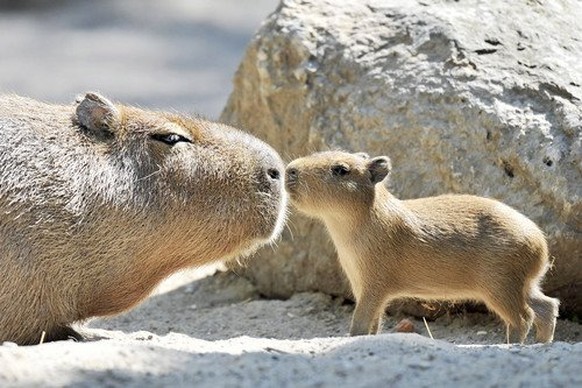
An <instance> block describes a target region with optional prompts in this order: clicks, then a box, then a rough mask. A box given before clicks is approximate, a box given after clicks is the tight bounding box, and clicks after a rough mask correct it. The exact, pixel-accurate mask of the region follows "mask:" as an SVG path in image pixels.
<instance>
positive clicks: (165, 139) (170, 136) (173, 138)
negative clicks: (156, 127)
mask: <svg viewBox="0 0 582 388" xmlns="http://www.w3.org/2000/svg"><path fill="white" fill-rule="evenodd" d="M151 136H152V139H154V140H156V141H161V142H162V143H166V144H167V145H171V146H173V145H175V144H176V143H180V142H185V143H192V140H190V139H188V138H187V137H185V136H182V135H178V134H177V133H154V134H153V135H151Z"/></svg>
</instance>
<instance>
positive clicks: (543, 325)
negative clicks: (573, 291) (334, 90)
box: [286, 151, 559, 342]
mask: <svg viewBox="0 0 582 388" xmlns="http://www.w3.org/2000/svg"><path fill="white" fill-rule="evenodd" d="M390 169H391V163H390V159H389V158H388V157H385V156H380V157H376V158H373V159H370V158H369V157H368V156H367V155H366V154H362V153H360V154H350V153H346V152H339V151H334V152H323V153H318V154H314V155H312V156H308V157H305V158H300V159H297V160H295V161H293V162H291V163H290V164H289V165H288V166H287V169H286V175H287V179H286V187H287V190H288V192H289V194H290V198H291V202H292V203H293V204H294V205H295V206H296V207H297V208H298V209H299V210H300V211H303V212H304V213H306V214H308V215H311V216H313V217H317V218H319V219H321V220H322V221H323V222H324V223H325V225H326V227H327V229H328V231H329V234H330V235H331V238H332V240H333V242H334V244H335V246H336V249H337V252H338V256H339V261H340V264H341V266H342V268H343V270H344V272H345V273H346V275H347V277H348V279H349V281H350V285H351V288H352V290H353V293H354V296H355V298H356V309H355V312H354V316H353V320H352V325H351V329H350V334H352V335H360V334H375V333H376V332H377V331H378V328H379V326H380V323H381V316H382V314H383V311H384V309H385V307H386V305H387V304H388V303H389V302H390V301H391V300H393V299H395V298H400V297H414V298H421V299H431V300H467V299H469V300H478V301H483V302H485V304H486V305H487V306H488V307H489V308H490V309H491V310H492V311H494V312H495V313H497V314H498V315H499V316H500V317H501V318H502V319H503V320H504V321H505V323H506V324H507V329H508V330H507V332H508V341H510V340H511V341H519V342H523V341H524V340H525V338H526V336H527V333H528V332H529V329H530V327H531V325H532V323H533V325H534V326H535V328H536V339H537V340H538V341H540V342H551V341H552V340H553V336H554V328H555V325H556V317H557V315H558V306H559V302H558V300H557V299H553V298H549V297H547V296H545V295H544V294H543V293H542V291H541V290H540V281H541V280H542V278H543V276H544V274H545V273H546V271H547V269H548V266H549V264H548V247H547V244H546V239H545V237H544V234H543V233H542V232H541V231H540V229H539V228H538V227H537V226H536V225H535V224H534V223H533V222H532V221H531V220H529V219H528V218H526V217H525V216H523V215H522V214H520V213H519V212H517V211H516V210H514V209H512V208H510V207H509V206H506V205H504V204H502V203H500V202H498V201H495V200H492V199H486V198H481V197H475V196H471V195H443V196H438V197H430V198H421V199H413V200H405V201H402V200H399V199H397V198H395V197H394V196H393V195H392V194H390V192H389V191H388V189H387V188H386V185H385V183H384V182H382V181H383V180H384V178H385V177H386V176H387V175H388V173H389V172H390ZM380 182H382V183H380Z"/></svg>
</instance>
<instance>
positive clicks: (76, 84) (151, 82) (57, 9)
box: [0, 0, 278, 119]
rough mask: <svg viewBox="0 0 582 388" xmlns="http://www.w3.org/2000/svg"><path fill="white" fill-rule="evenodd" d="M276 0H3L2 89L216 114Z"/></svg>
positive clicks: (55, 98)
mask: <svg viewBox="0 0 582 388" xmlns="http://www.w3.org/2000/svg"><path fill="white" fill-rule="evenodd" d="M277 5H278V0H211V1H209V0H165V1H156V0H101V1H91V0H52V1H51V0H0V93H7V92H8V93H16V94H19V95H24V96H29V97H33V98H36V99H40V100H45V101H49V102H59V103H70V102H72V101H73V100H74V98H75V96H76V95H77V94H80V93H82V92H84V91H88V90H93V91H99V92H101V93H103V94H105V95H107V96H109V97H111V98H112V99H114V100H117V101H120V102H123V103H128V104H136V105H140V106H143V107H146V108H154V109H165V110H178V111H181V112H186V113H200V114H202V115H204V116H206V117H208V118H210V119H217V118H218V116H219V114H220V112H221V110H222V108H223V107H224V105H225V104H226V99H227V98H228V95H229V94H230V92H231V90H232V83H231V80H232V78H233V76H234V72H235V71H236V69H237V67H238V64H239V62H240V60H241V59H242V56H243V53H244V50H245V48H246V45H247V43H248V42H249V41H250V39H251V37H252V36H253V34H254V32H255V31H256V30H257V29H258V28H259V27H260V25H261V22H262V21H263V20H264V19H265V18H266V17H267V16H268V15H269V14H270V13H271V12H273V11H274V10H275V8H276V7H277Z"/></svg>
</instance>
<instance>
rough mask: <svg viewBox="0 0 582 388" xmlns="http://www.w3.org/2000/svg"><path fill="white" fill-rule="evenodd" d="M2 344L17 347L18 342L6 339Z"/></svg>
mask: <svg viewBox="0 0 582 388" xmlns="http://www.w3.org/2000/svg"><path fill="white" fill-rule="evenodd" d="M2 346H4V347H6V348H17V347H18V344H17V343H16V342H11V341H4V342H2Z"/></svg>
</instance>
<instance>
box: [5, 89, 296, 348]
mask: <svg viewBox="0 0 582 388" xmlns="http://www.w3.org/2000/svg"><path fill="white" fill-rule="evenodd" d="M283 172H284V165H283V163H282V161H281V160H280V158H279V156H278V154H277V153H276V152H275V151H274V150H273V149H272V148H271V147H269V146H268V145H266V144H265V143H263V142H261V141H259V140H258V139H256V138H254V137H252V136H250V135H247V134H244V133H242V132H239V131H237V130H235V129H233V128H230V127H227V126H226V125H221V124H218V123H213V122H209V121H206V120H202V119H198V118H189V117H184V116H180V115H177V114H169V113H164V112H151V111H145V110H141V109H137V108H132V107H128V106H124V105H119V104H113V103H112V102H111V101H109V100H107V99H106V98H104V97H102V96H100V95H98V94H95V93H87V94H86V95H85V96H84V97H82V98H81V99H80V100H79V101H78V103H77V104H71V105H70V106H55V105H47V104H43V103H40V102H37V101H33V100H30V99H26V98H22V97H16V96H3V97H0V273H1V274H2V281H0V343H1V342H2V341H14V342H17V343H19V344H34V343H38V342H39V340H40V339H41V335H42V332H45V334H46V336H45V340H56V339H66V338H69V337H74V338H80V335H79V334H78V333H76V332H75V331H74V330H73V329H71V327H70V324H71V323H73V322H75V321H79V320H84V319H86V318H89V317H94V316H103V315H112V314H117V313H120V312H122V311H124V310H126V309H128V308H131V307H132V306H134V305H135V304H137V303H138V302H140V301H141V300H142V299H144V298H145V297H146V296H147V295H148V294H149V293H150V292H151V291H152V289H153V288H154V287H155V286H156V285H157V284H158V283H159V282H160V281H161V280H162V279H164V278H165V277H167V276H168V275H170V274H172V273H173V272H175V271H178V270H180V269H183V268H186V267H190V266H196V265H202V264H205V263H209V262H212V261H215V260H221V259H230V258H234V257H237V256H239V255H241V254H247V253H250V252H251V251H253V250H254V249H256V248H257V247H258V246H260V245H262V244H264V243H266V242H268V241H271V240H272V239H273V238H274V237H276V236H277V235H278V234H279V233H280V231H281V229H282V224H283V219H284V212H285V211H284V208H285V202H286V194H285V192H284V187H283V182H282V181H283Z"/></svg>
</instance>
